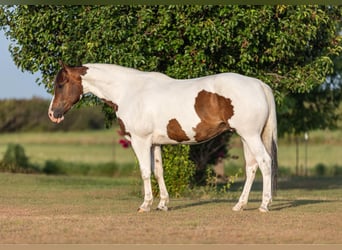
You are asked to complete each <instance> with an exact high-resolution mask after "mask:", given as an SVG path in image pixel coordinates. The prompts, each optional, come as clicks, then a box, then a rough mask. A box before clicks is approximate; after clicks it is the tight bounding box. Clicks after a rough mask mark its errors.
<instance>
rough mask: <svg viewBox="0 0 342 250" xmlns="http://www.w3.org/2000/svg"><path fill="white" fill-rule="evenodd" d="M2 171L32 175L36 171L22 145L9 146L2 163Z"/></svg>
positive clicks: (0, 166)
mask: <svg viewBox="0 0 342 250" xmlns="http://www.w3.org/2000/svg"><path fill="white" fill-rule="evenodd" d="M0 171H2V172H12V173H30V172H35V171H36V169H35V168H34V167H33V166H31V165H30V164H29V160H28V157H27V156H26V154H25V149H24V147H23V146H21V145H20V144H12V143H11V144H8V146H7V150H6V152H5V155H4V157H3V159H2V161H1V162H0Z"/></svg>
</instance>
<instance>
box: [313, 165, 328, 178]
mask: <svg viewBox="0 0 342 250" xmlns="http://www.w3.org/2000/svg"><path fill="white" fill-rule="evenodd" d="M326 172H327V167H326V166H325V165H324V164H323V163H318V164H317V165H316V166H315V174H316V175H317V176H324V175H325V174H326Z"/></svg>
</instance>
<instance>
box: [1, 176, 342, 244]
mask: <svg viewBox="0 0 342 250" xmlns="http://www.w3.org/2000/svg"><path fill="white" fill-rule="evenodd" d="M280 184H281V187H282V190H280V191H279V194H278V197H277V198H276V199H275V201H274V203H273V206H272V211H271V212H270V213H268V214H262V213H259V212H258V210H257V208H258V205H259V202H260V198H261V197H260V196H261V194H260V183H256V185H255V186H254V187H253V190H254V191H253V192H252V194H251V197H250V198H251V202H250V204H249V207H248V209H247V210H246V211H243V212H239V213H235V212H232V211H231V207H232V206H233V205H234V203H235V202H236V198H235V197H236V196H237V195H238V194H239V192H240V191H231V194H227V195H226V196H225V197H219V198H203V197H202V198H196V199H195V198H183V199H171V203H170V208H171V209H170V211H169V212H167V213H165V212H157V211H152V212H150V213H145V214H138V213H136V208H137V207H138V206H139V204H140V202H141V201H142V200H141V198H140V195H138V193H139V189H140V187H138V186H137V179H136V178H130V179H110V178H89V177H82V178H81V177H54V176H42V175H11V174H0V186H1V192H0V243H31V244H32V243H97V244H98V243H115V244H118V243H123V244H127V243H131V244H132V243H133V244H135V243H149V244H152V243H172V244H175V243H181V244H190V243H204V244H207V243H223V244H227V243H230V244H232V243H264V244H265V243H266V244H269V243H285V244H287V243H296V244H301V243H303V244H306V243H310V244H312V243H320V244H321V243H340V244H341V243H342V231H341V228H342V198H341V197H342V184H341V183H340V181H339V180H338V179H327V178H326V179H322V180H321V179H296V180H291V181H285V182H281V183H280ZM240 185H241V183H237V186H240ZM236 189H239V187H237V188H236ZM156 203H157V201H156V202H155V204H154V206H156Z"/></svg>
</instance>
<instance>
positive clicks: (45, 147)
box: [0, 128, 342, 173]
mask: <svg viewBox="0 0 342 250" xmlns="http://www.w3.org/2000/svg"><path fill="white" fill-rule="evenodd" d="M116 131H117V128H112V129H108V130H101V131H80V132H53V133H52V132H50V133H11V134H0V159H1V158H2V157H3V154H4V152H5V151H6V148H7V145H8V144H9V143H18V144H21V145H22V146H24V148H25V151H26V154H27V155H28V157H29V159H30V162H31V163H34V164H38V165H43V164H44V162H45V161H46V160H58V159H60V160H63V161H67V162H85V163H91V164H96V163H106V162H116V163H117V164H126V163H129V164H136V158H135V156H134V153H133V152H132V150H131V149H124V148H122V147H121V145H120V144H119V143H118V141H119V139H120V136H119V135H118V134H117V132H116ZM309 136H310V137H309V143H308V148H307V166H308V169H312V168H314V167H315V166H316V165H317V164H319V163H323V164H325V165H326V166H329V167H330V166H339V167H341V166H342V157H341V152H342V133H341V131H317V132H312V133H310V135H309ZM231 145H232V148H231V150H230V154H231V155H236V156H238V159H228V160H226V162H225V164H226V168H229V167H230V166H232V165H234V166H238V167H242V166H243V165H244V159H243V154H242V148H241V143H240V140H239V138H238V136H234V137H233V140H232V142H231ZM278 161H279V166H280V167H287V168H289V169H291V171H292V172H293V173H294V172H295V165H296V144H295V142H294V140H293V139H292V140H290V139H289V138H281V139H280V140H279V150H278ZM304 166H305V146H304V142H303V141H301V142H300V145H299V167H300V168H304Z"/></svg>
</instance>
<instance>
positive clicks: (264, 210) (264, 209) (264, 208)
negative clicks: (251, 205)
mask: <svg viewBox="0 0 342 250" xmlns="http://www.w3.org/2000/svg"><path fill="white" fill-rule="evenodd" d="M259 211H260V212H262V213H267V212H268V211H269V210H268V208H267V207H263V206H261V207H259Z"/></svg>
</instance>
